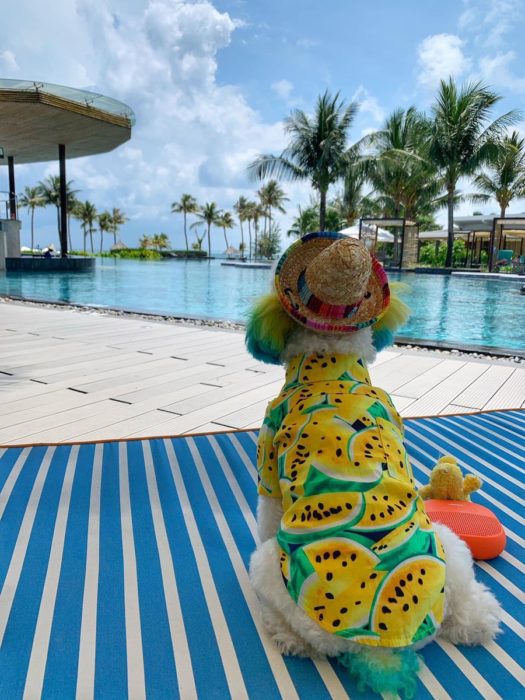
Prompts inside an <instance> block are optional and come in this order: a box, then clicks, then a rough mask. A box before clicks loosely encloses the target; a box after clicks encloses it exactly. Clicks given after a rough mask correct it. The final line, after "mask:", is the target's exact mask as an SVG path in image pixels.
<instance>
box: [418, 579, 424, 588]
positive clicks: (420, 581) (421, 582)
mask: <svg viewBox="0 0 525 700" xmlns="http://www.w3.org/2000/svg"><path fill="white" fill-rule="evenodd" d="M417 582H418V583H419V585H420V586H422V585H423V579H422V578H418V580H417Z"/></svg>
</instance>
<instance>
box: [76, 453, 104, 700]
mask: <svg viewBox="0 0 525 700" xmlns="http://www.w3.org/2000/svg"><path fill="white" fill-rule="evenodd" d="M103 450H104V446H103V445H102V444H101V443H99V444H98V445H96V446H95V455H94V457H93V474H92V476H91V493H90V497H89V520H88V532H87V553H86V576H85V579H84V596H83V600H82V621H81V624H80V646H79V650H78V674H77V689H76V698H77V700H89V699H90V698H92V697H93V696H94V693H95V656H96V647H97V600H98V571H99V545H100V542H99V537H100V487H101V481H102V454H103Z"/></svg>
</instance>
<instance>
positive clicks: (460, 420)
mask: <svg viewBox="0 0 525 700" xmlns="http://www.w3.org/2000/svg"><path fill="white" fill-rule="evenodd" d="M455 419H456V420H457V421H458V423H460V425H461V429H462V430H465V431H466V432H468V433H470V434H471V435H474V437H477V438H479V439H481V440H484V441H485V442H488V443H489V444H490V445H493V446H494V447H495V448H496V449H497V454H498V456H499V457H500V459H501V456H500V455H501V453H502V452H506V453H507V454H508V455H510V456H511V457H514V461H509V460H507V459H504V460H503V461H504V462H505V464H509V465H510V466H511V467H514V468H515V469H518V470H519V467H518V465H517V464H516V452H515V451H514V452H513V451H512V450H509V449H508V448H507V447H504V446H503V445H502V444H501V438H502V436H501V435H498V433H495V432H494V431H493V430H490V428H489V427H488V426H489V425H492V427H495V426H494V425H493V424H492V423H487V421H480V422H479V424H478V432H476V431H475V430H471V429H470V427H467V426H470V425H471V423H470V422H469V421H467V420H466V419H465V417H464V416H455ZM450 424H451V425H454V423H452V422H451V423H450ZM480 424H481V425H482V426H483V430H482V431H481V430H479V425H480ZM487 434H488V435H492V436H493V437H495V438H499V440H500V442H494V440H491V439H490V438H488V437H486V436H487ZM503 439H504V440H505V442H507V443H509V444H510V445H514V447H515V448H516V450H521V451H522V452H523V454H524V456H525V448H524V447H523V443H517V442H514V440H510V439H509V438H507V437H504V436H503ZM469 442H470V441H469ZM518 454H519V453H518ZM518 483H519V485H520V486H521V482H518Z"/></svg>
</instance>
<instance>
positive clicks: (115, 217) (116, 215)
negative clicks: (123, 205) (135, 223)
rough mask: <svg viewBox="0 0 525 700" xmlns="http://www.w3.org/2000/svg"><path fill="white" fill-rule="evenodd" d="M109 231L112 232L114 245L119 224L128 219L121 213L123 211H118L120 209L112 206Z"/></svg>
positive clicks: (121, 224)
mask: <svg viewBox="0 0 525 700" xmlns="http://www.w3.org/2000/svg"><path fill="white" fill-rule="evenodd" d="M110 218H111V222H110V223H111V233H112V234H113V240H114V244H115V245H116V243H117V233H118V230H119V228H120V227H121V226H123V225H124V224H125V223H126V221H129V219H128V218H127V217H126V216H125V214H123V212H121V211H120V209H116V208H115V207H113V209H112V211H111V216H110Z"/></svg>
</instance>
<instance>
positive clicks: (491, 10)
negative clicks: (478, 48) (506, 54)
mask: <svg viewBox="0 0 525 700" xmlns="http://www.w3.org/2000/svg"><path fill="white" fill-rule="evenodd" d="M463 5H464V7H465V9H464V11H463V13H462V14H461V16H460V18H459V22H458V24H459V28H460V29H461V30H462V31H464V32H466V33H468V34H472V35H474V36H475V39H476V41H477V42H479V43H481V44H482V45H483V46H485V47H491V48H494V47H497V46H500V45H501V44H502V43H503V40H504V38H505V35H506V34H507V33H508V32H509V31H510V30H511V29H512V28H513V27H515V26H516V23H517V22H519V21H520V20H521V18H522V15H523V3H522V0H463Z"/></svg>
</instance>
